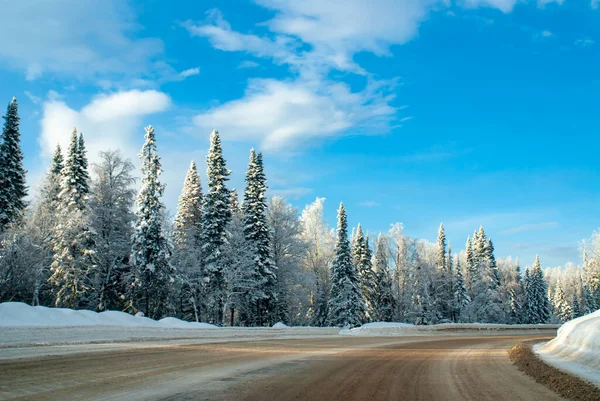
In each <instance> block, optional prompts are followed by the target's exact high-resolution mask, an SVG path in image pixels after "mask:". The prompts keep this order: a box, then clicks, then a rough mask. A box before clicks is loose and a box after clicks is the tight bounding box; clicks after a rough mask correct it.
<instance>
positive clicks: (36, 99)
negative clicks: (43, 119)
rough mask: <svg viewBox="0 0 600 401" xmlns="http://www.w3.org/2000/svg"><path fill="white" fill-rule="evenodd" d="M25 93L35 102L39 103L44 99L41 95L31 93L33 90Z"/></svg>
mask: <svg viewBox="0 0 600 401" xmlns="http://www.w3.org/2000/svg"><path fill="white" fill-rule="evenodd" d="M24 93H25V96H27V97H28V98H29V100H31V102H32V103H33V104H38V103H39V102H41V101H42V99H41V98H40V97H39V96H35V95H33V94H31V92H29V91H25V92H24Z"/></svg>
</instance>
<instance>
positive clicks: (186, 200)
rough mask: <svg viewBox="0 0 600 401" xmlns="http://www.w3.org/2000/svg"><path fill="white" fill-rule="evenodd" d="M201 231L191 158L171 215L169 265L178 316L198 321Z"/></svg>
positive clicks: (197, 184)
mask: <svg viewBox="0 0 600 401" xmlns="http://www.w3.org/2000/svg"><path fill="white" fill-rule="evenodd" d="M201 233H202V186H201V184H200V177H199V176H198V171H197V170H196V163H194V161H192V162H191V163H190V168H189V170H188V172H187V174H186V176H185V181H184V183H183V189H182V191H181V195H180V196H179V204H178V206H177V217H176V218H175V232H174V233H173V237H174V240H175V252H174V257H173V264H174V265H175V266H176V268H177V278H178V279H177V281H176V285H175V289H174V293H175V298H176V300H175V302H176V304H178V312H179V316H180V317H181V318H182V319H185V320H195V321H199V320H200V316H201V313H200V312H201V309H203V308H202V306H203V305H202V302H203V300H202V295H201V294H202V292H203V291H202V290H203V286H202V277H203V275H204V272H203V268H202V258H201V255H200V235H201Z"/></svg>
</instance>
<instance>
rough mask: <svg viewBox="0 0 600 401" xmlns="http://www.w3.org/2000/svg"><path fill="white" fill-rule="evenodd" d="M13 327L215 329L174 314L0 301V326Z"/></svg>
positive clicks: (212, 326)
mask: <svg viewBox="0 0 600 401" xmlns="http://www.w3.org/2000/svg"><path fill="white" fill-rule="evenodd" d="M14 326H128V327H162V328H178V329H200V328H201V329H216V328H218V327H217V326H214V325H212V324H208V323H196V322H185V321H183V320H179V319H176V318H174V317H167V318H164V319H161V320H158V321H156V320H152V319H149V318H147V317H139V316H132V315H130V314H128V313H124V312H116V311H106V312H100V313H98V312H93V311H89V310H73V309H64V308H46V307H44V306H29V305H27V304H24V303H21V302H4V303H0V327H14Z"/></svg>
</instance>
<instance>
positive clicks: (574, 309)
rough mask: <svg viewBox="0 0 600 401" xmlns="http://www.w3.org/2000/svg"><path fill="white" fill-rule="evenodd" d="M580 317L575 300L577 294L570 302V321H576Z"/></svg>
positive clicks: (577, 303) (577, 300)
mask: <svg viewBox="0 0 600 401" xmlns="http://www.w3.org/2000/svg"><path fill="white" fill-rule="evenodd" d="M580 316H582V313H581V307H580V306H579V299H578V298H577V294H573V298H572V301H571V319H577V318H578V317H580Z"/></svg>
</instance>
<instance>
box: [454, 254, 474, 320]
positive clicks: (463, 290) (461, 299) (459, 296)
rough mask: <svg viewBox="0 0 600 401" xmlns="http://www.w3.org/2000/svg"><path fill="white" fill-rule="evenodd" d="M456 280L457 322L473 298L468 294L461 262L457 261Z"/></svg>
mask: <svg viewBox="0 0 600 401" xmlns="http://www.w3.org/2000/svg"><path fill="white" fill-rule="evenodd" d="M454 270H455V272H456V273H455V278H454V303H455V305H456V316H457V320H459V319H460V316H461V312H462V311H463V310H464V309H465V308H466V307H467V305H469V302H471V298H470V297H469V294H468V292H467V287H466V285H465V280H464V278H463V274H462V269H461V266H460V261H459V260H458V259H457V261H456V268H455V269H454Z"/></svg>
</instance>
